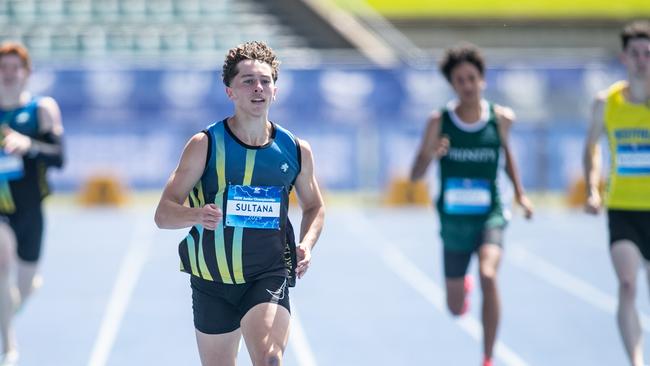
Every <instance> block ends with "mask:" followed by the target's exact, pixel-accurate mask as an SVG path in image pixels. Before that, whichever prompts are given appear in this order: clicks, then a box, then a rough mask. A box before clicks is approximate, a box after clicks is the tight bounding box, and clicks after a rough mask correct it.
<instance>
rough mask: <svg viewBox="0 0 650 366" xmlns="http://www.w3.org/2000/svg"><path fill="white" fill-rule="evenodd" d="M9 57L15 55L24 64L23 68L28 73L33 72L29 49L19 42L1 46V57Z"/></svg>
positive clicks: (5, 43)
mask: <svg viewBox="0 0 650 366" xmlns="http://www.w3.org/2000/svg"><path fill="white" fill-rule="evenodd" d="M7 55H15V56H18V57H19V58H20V60H21V61H22V62H23V66H24V67H25V68H26V69H27V71H31V70H32V60H31V58H30V57H29V52H28V51H27V48H25V46H23V45H22V44H20V43H18V42H11V41H9V42H4V43H2V44H1V45H0V57H3V56H7Z"/></svg>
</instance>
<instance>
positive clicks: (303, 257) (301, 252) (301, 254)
mask: <svg viewBox="0 0 650 366" xmlns="http://www.w3.org/2000/svg"><path fill="white" fill-rule="evenodd" d="M296 259H298V265H297V266H296V276H297V277H298V278H302V276H304V275H305V273H306V272H307V269H309V264H310V263H311V248H309V245H307V244H304V243H300V244H298V246H296Z"/></svg>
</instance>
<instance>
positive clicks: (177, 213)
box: [154, 132, 222, 230]
mask: <svg viewBox="0 0 650 366" xmlns="http://www.w3.org/2000/svg"><path fill="white" fill-rule="evenodd" d="M207 151H208V136H207V135H206V134H205V133H203V132H201V133H197V134H196V135H194V136H193V137H192V138H191V139H190V140H189V141H188V143H187V144H186V145H185V149H184V150H183V154H182V155H181V160H180V162H179V163H178V166H177V167H176V169H175V170H174V172H173V173H172V174H171V176H170V177H169V180H168V181H167V185H166V186H165V189H164V190H163V193H162V196H161V197H160V202H159V203H158V207H157V208H156V214H155V218H154V219H155V221H156V225H158V227H159V228H161V229H180V228H184V227H189V226H193V225H203V226H204V227H205V228H206V229H209V230H214V229H215V228H216V227H217V225H218V224H219V223H220V222H221V218H222V212H221V208H219V207H217V206H216V205H215V204H213V203H210V204H207V205H205V206H203V207H201V208H190V207H187V206H184V205H183V203H184V202H185V199H186V198H187V196H188V195H189V193H190V191H191V190H192V188H194V186H195V185H196V183H197V182H198V181H199V180H200V179H201V176H202V175H203V171H204V168H205V160H206V157H207Z"/></svg>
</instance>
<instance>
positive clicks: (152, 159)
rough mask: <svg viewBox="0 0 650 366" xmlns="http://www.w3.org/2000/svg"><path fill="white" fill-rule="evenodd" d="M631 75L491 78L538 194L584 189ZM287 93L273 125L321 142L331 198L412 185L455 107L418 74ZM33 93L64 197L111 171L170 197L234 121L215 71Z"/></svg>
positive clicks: (284, 75)
mask: <svg viewBox="0 0 650 366" xmlns="http://www.w3.org/2000/svg"><path fill="white" fill-rule="evenodd" d="M621 77H623V74H622V69H621V68H620V67H619V66H616V65H615V64H594V65H579V66H576V65H564V66H558V65H552V66H548V65H518V64H512V65H498V66H497V67H494V68H491V69H489V70H488V71H487V74H486V81H487V90H486V92H485V94H486V98H488V99H490V100H493V101H495V102H497V103H499V104H503V105H508V106H511V107H512V108H513V109H514V110H515V113H516V114H517V122H516V125H515V127H514V129H513V146H514V149H515V151H516V153H517V159H518V161H519V165H520V168H521V172H522V176H523V180H524V184H525V185H526V186H527V188H528V189H529V190H544V191H547V190H562V189H565V188H566V187H567V186H568V185H569V184H570V182H572V181H573V180H575V179H577V177H578V176H579V175H580V174H581V154H582V149H583V147H582V145H583V143H584V134H585V132H586V128H587V120H588V114H589V109H590V105H591V101H592V100H593V96H594V95H595V94H596V92H597V91H598V90H601V89H603V88H605V87H607V85H609V84H610V83H611V82H613V81H615V80H617V79H620V78H621ZM277 86H278V96H277V100H276V102H275V104H274V105H273V106H272V108H271V113H270V118H271V119H272V120H273V121H275V122H277V123H279V124H281V125H283V126H284V127H286V128H289V129H290V130H292V131H294V132H295V133H296V134H297V135H298V136H299V137H302V138H305V139H307V140H308V141H309V142H310V143H311V144H312V146H313V149H314V155H315V159H316V163H317V174H318V176H319V180H320V181H321V184H322V185H323V186H324V187H325V188H326V189H328V190H363V189H373V190H377V189H380V190H381V189H383V188H384V187H385V186H386V185H387V183H388V182H389V181H390V180H391V179H393V178H395V177H398V176H405V175H406V174H407V173H408V169H409V166H410V164H411V162H412V161H413V157H414V155H415V152H416V150H417V147H418V144H419V140H420V134H421V133H422V132H423V130H424V128H425V125H426V119H427V116H428V115H429V114H430V112H431V111H432V110H433V109H435V108H440V107H441V106H444V105H445V103H446V102H447V101H448V100H449V99H451V98H452V97H453V93H452V90H451V89H450V87H449V86H448V84H447V82H446V80H444V78H443V77H442V76H441V75H440V74H439V73H438V71H437V70H415V69H410V68H400V69H377V68H368V67H367V68H359V67H356V68H354V67H347V68H320V69H307V70H303V69H293V70H292V69H287V70H285V69H283V70H281V72H280V77H279V80H278V83H277ZM30 89H32V90H33V91H34V92H35V93H37V94H41V95H51V96H53V97H54V98H56V99H57V101H58V102H59V104H60V106H61V109H62V113H63V117H64V124H65V129H66V149H67V155H68V160H67V161H68V164H67V166H66V168H65V169H64V170H63V171H60V172H52V174H51V179H52V182H53V183H54V186H55V188H57V189H63V190H75V189H78V188H79V187H80V185H81V184H82V183H83V182H84V181H85V180H86V179H88V178H89V177H91V176H93V175H96V174H102V173H110V174H114V175H116V176H118V177H120V179H122V180H123V181H124V182H125V183H126V184H128V185H129V186H131V187H133V188H135V189H152V188H161V187H162V186H163V185H164V183H165V181H166V179H167V177H168V176H169V174H170V172H171V171H172V170H173V169H174V167H175V165H176V163H177V161H178V158H179V156H180V153H181V151H182V148H183V146H184V144H185V142H186V141H187V140H188V139H189V138H190V137H191V136H192V135H193V134H194V133H196V132H198V131H200V130H201V129H203V128H205V126H207V125H209V124H210V123H212V122H215V121H218V120H220V119H222V118H224V117H225V116H228V115H230V114H231V113H232V105H231V103H230V101H229V100H228V99H227V97H226V94H225V92H224V86H223V84H222V82H221V79H220V71H217V70H214V69H200V68H199V69H197V68H194V69H180V68H179V69H174V68H114V67H113V68H112V67H103V68H90V67H87V68H82V67H78V68H54V67H50V68H48V67H47V66H43V67H40V68H37V71H36V72H35V73H34V74H33V76H32V79H31V84H30Z"/></svg>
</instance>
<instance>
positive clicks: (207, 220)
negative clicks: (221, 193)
mask: <svg viewBox="0 0 650 366" xmlns="http://www.w3.org/2000/svg"><path fill="white" fill-rule="evenodd" d="M199 210H201V211H200V213H199V222H198V223H197V224H200V225H203V227H204V228H206V229H208V230H214V229H216V228H217V226H218V225H219V223H220V222H221V219H222V218H223V213H222V212H221V209H220V208H219V207H217V205H215V204H214V203H209V204H207V205H205V206H203V207H201V208H199Z"/></svg>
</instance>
